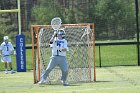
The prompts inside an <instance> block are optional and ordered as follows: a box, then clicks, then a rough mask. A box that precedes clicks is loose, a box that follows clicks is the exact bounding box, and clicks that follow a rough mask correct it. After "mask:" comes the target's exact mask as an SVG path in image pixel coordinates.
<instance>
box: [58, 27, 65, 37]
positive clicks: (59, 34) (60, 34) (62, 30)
mask: <svg viewBox="0 0 140 93" xmlns="http://www.w3.org/2000/svg"><path fill="white" fill-rule="evenodd" d="M58 36H61V37H62V38H65V31H64V29H60V30H59V31H58Z"/></svg>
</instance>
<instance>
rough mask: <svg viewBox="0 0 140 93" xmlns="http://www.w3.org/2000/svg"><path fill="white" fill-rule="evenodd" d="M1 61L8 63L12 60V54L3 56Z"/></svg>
mask: <svg viewBox="0 0 140 93" xmlns="http://www.w3.org/2000/svg"><path fill="white" fill-rule="evenodd" d="M1 62H7V63H10V62H12V59H11V56H10V55H9V56H2V57H1Z"/></svg>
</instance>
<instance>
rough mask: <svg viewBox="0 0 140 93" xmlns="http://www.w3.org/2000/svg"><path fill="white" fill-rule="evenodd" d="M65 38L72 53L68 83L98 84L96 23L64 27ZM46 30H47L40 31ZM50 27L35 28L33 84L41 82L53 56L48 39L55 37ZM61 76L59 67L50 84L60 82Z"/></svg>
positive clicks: (69, 55) (69, 52)
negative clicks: (94, 82)
mask: <svg viewBox="0 0 140 93" xmlns="http://www.w3.org/2000/svg"><path fill="white" fill-rule="evenodd" d="M62 26H63V27H64V30H65V33H66V35H65V39H66V40H67V41H68V47H69V51H68V52H67V60H68V63H69V72H68V81H69V82H80V81H85V82H91V81H96V66H95V40H94V24H63V25H62ZM41 28H45V29H46V31H42V30H40V29H41ZM53 32H54V31H53V29H52V28H51V26H50V25H32V26H31V34H32V60H33V70H34V83H37V82H38V81H39V80H40V77H41V75H42V73H43V72H44V71H45V69H46V67H47V65H48V63H49V60H50V57H51V48H50V47H49V40H50V38H51V37H52V35H53ZM60 76H61V71H60V69H59V67H55V68H54V69H53V70H52V71H51V72H50V74H49V79H50V80H51V81H55V82H56V81H58V80H59V78H60Z"/></svg>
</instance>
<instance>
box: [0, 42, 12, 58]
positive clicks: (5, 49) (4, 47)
mask: <svg viewBox="0 0 140 93" xmlns="http://www.w3.org/2000/svg"><path fill="white" fill-rule="evenodd" d="M0 50H1V51H2V55H3V56H9V55H10V54H11V52H12V51H13V50H14V47H13V45H12V44H11V42H8V43H7V44H6V43H5V42H3V43H2V44H1V46H0Z"/></svg>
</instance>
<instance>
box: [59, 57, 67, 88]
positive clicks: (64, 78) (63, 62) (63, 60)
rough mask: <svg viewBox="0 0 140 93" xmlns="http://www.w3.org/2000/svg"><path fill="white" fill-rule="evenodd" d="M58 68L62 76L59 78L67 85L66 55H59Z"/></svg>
mask: <svg viewBox="0 0 140 93" xmlns="http://www.w3.org/2000/svg"><path fill="white" fill-rule="evenodd" d="M59 66H60V69H61V71H62V76H61V80H62V83H63V85H64V86H65V85H68V83H67V82H66V81H67V76H68V62H67V59H66V57H61V62H60V64H59Z"/></svg>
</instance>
